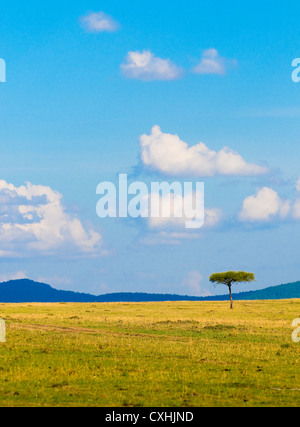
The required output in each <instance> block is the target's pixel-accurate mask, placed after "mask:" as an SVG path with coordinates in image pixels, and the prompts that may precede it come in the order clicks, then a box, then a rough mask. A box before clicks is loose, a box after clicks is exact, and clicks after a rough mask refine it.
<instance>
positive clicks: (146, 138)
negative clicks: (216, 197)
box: [140, 126, 268, 177]
mask: <svg viewBox="0 0 300 427" xmlns="http://www.w3.org/2000/svg"><path fill="white" fill-rule="evenodd" d="M140 149H141V159H142V162H143V163H144V165H145V166H146V167H149V168H152V169H155V170H158V171H160V172H162V173H165V174H169V175H173V176H174V175H177V176H178V175H186V176H191V175H192V176H198V177H203V176H214V175H261V174H265V173H267V172H268V169H267V168H266V167H262V166H258V165H255V164H249V163H246V162H245V160H244V159H243V158H242V157H241V155H240V154H238V153H236V152H235V151H233V150H231V149H229V148H227V147H224V148H222V149H221V150H220V151H218V152H216V151H213V150H211V149H209V148H208V147H207V146H206V145H205V144H204V143H203V142H200V143H199V144H197V145H195V146H192V147H189V146H188V144H187V143H185V142H183V141H182V140H181V139H180V138H179V137H178V136H177V135H172V134H167V133H162V131H161V129H160V127H159V126H154V127H153V128H152V131H151V134H150V135H142V136H141V137H140Z"/></svg>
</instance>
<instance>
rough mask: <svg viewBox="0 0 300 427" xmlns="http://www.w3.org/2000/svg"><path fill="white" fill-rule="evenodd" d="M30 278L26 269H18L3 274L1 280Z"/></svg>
mask: <svg viewBox="0 0 300 427" xmlns="http://www.w3.org/2000/svg"><path fill="white" fill-rule="evenodd" d="M20 279H28V275H27V273H26V272H25V271H16V272H15V273H10V274H1V275H0V282H1V283H2V282H9V281H10V280H20Z"/></svg>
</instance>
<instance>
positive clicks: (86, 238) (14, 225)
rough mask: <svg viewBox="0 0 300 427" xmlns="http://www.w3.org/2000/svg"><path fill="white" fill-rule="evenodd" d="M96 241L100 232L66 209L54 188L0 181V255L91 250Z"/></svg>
mask: <svg viewBox="0 0 300 427" xmlns="http://www.w3.org/2000/svg"><path fill="white" fill-rule="evenodd" d="M100 245H101V236H100V234H99V233H97V232H96V231H94V230H93V229H89V230H85V228H84V227H83V225H82V223H81V222H80V220H79V219H78V218H77V217H75V216H74V215H71V214H69V213H67V212H66V210H65V208H64V206H63V203H62V195H61V194H60V193H58V192H57V191H54V190H52V189H51V188H50V187H46V186H43V185H33V184H31V183H27V184H26V185H22V186H20V187H15V186H14V185H13V184H8V183H7V182H6V181H4V180H1V181H0V256H17V257H26V256H28V255H29V254H30V253H32V252H34V253H36V254H43V253H44V254H48V255H49V254H55V253H56V251H57V250H59V249H61V250H62V251H63V253H64V255H66V256H69V255H70V254H75V253H76V254H95V253H98V251H99V249H100Z"/></svg>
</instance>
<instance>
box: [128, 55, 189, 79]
mask: <svg viewBox="0 0 300 427" xmlns="http://www.w3.org/2000/svg"><path fill="white" fill-rule="evenodd" d="M121 70H122V72H123V74H124V76H125V77H127V78H128V79H138V80H146V81H147V80H148V81H149V80H175V79H178V78H180V77H181V75H182V73H183V72H182V69H181V68H179V67H177V65H175V64H173V63H172V62H171V61H170V59H162V58H158V57H156V56H154V54H153V53H152V52H151V51H149V50H144V51H143V52H138V51H137V52H128V54H127V57H126V60H125V62H124V63H123V64H122V65H121Z"/></svg>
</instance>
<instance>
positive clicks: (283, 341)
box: [0, 300, 300, 407]
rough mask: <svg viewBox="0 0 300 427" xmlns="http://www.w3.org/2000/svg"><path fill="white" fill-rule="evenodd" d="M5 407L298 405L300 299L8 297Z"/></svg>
mask: <svg viewBox="0 0 300 427" xmlns="http://www.w3.org/2000/svg"><path fill="white" fill-rule="evenodd" d="M0 317H1V318H3V319H4V320H5V321H6V327H7V342H6V343H2V344H1V343H0V406H160V407H166V406H176V407H188V406H299V404H300V369H299V368H300V343H299V344H296V343H293V342H292V339H291V333H292V328H291V323H292V321H293V319H294V318H298V317H299V318H300V301H299V300H288V301H261V302H257V301H253V302H236V303H235V308H234V310H229V304H228V302H227V303H223V302H220V303H218V302H211V303H202V302H175V303H174V302H172V303H165V302H163V303H132V304H124V303H120V304H21V305H18V304H0Z"/></svg>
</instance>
